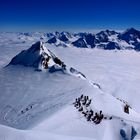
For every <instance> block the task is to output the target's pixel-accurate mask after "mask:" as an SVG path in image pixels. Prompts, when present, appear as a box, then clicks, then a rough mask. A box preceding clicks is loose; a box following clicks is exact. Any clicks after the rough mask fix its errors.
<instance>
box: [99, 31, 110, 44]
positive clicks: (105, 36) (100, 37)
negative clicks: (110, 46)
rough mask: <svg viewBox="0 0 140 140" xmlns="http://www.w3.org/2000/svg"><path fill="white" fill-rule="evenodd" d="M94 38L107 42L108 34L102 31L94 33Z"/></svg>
mask: <svg viewBox="0 0 140 140" xmlns="http://www.w3.org/2000/svg"><path fill="white" fill-rule="evenodd" d="M96 38H97V39H98V41H99V42H108V35H107V34H106V33H105V32H104V31H101V32H100V33H98V34H96Z"/></svg>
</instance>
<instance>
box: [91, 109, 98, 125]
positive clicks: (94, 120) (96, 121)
mask: <svg viewBox="0 0 140 140" xmlns="http://www.w3.org/2000/svg"><path fill="white" fill-rule="evenodd" d="M92 121H93V122H94V123H95V124H99V123H100V117H99V115H98V114H97V112H96V113H95V116H94V117H93V118H92Z"/></svg>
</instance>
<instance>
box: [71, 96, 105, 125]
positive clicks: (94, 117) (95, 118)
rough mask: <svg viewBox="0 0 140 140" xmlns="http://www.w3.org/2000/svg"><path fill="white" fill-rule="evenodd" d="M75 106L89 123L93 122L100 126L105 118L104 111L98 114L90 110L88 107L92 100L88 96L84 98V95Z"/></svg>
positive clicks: (77, 99)
mask: <svg viewBox="0 0 140 140" xmlns="http://www.w3.org/2000/svg"><path fill="white" fill-rule="evenodd" d="M73 104H74V106H75V107H76V109H78V111H79V112H81V114H83V115H84V117H85V118H86V119H87V121H92V122H94V123H95V124H99V123H100V122H101V121H102V119H103V118H104V115H103V114H102V111H100V112H99V113H97V112H94V111H93V110H92V109H88V107H89V106H90V104H91V99H89V97H88V96H84V95H83V94H82V95H81V97H79V98H76V100H75V102H74V103H73Z"/></svg>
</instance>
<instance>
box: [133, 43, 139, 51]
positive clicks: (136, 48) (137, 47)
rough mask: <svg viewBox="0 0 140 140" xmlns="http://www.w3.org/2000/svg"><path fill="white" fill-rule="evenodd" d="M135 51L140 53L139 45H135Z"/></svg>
mask: <svg viewBox="0 0 140 140" xmlns="http://www.w3.org/2000/svg"><path fill="white" fill-rule="evenodd" d="M134 49H135V50H136V51H140V43H137V44H136V45H135V48H134Z"/></svg>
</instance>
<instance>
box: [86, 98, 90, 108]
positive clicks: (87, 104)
mask: <svg viewBox="0 0 140 140" xmlns="http://www.w3.org/2000/svg"><path fill="white" fill-rule="evenodd" d="M90 104H91V99H90V100H89V101H88V102H87V103H86V107H88V106H89V105H90Z"/></svg>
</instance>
